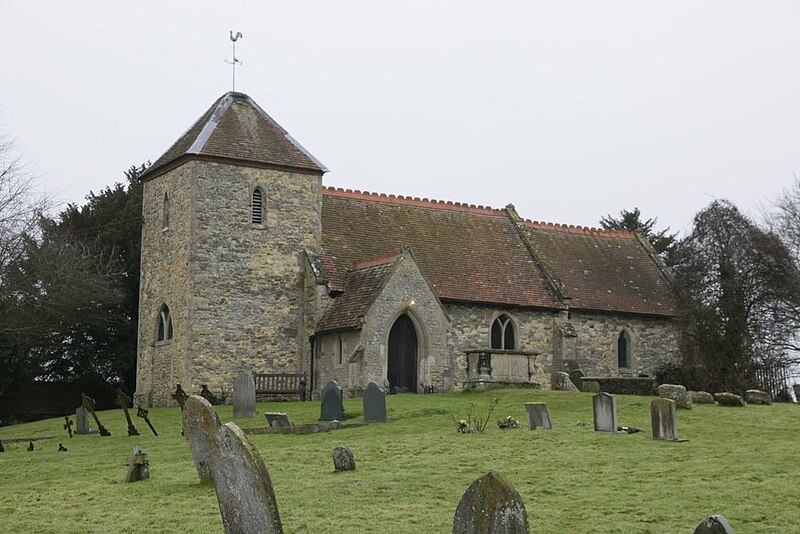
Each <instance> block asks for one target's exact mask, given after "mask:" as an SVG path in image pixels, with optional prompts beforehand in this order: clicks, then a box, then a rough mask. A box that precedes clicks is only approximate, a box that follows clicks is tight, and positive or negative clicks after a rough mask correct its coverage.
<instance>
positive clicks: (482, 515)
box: [453, 471, 530, 534]
mask: <svg viewBox="0 0 800 534" xmlns="http://www.w3.org/2000/svg"><path fill="white" fill-rule="evenodd" d="M529 532H530V528H529V527H528V513H527V512H526V511H525V504H524V503H523V502H522V497H521V496H520V494H519V492H518V491H517V490H516V488H515V487H514V486H513V485H512V484H511V482H509V480H508V479H507V478H506V477H505V475H503V473H500V472H498V471H489V472H488V473H487V474H485V475H484V476H482V477H481V478H479V479H478V480H476V481H475V482H473V483H472V484H470V486H469V488H467V491H466V492H464V496H463V497H461V502H459V503H458V508H456V515H455V517H454V518H453V534H528V533H529Z"/></svg>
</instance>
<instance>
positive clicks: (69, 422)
mask: <svg viewBox="0 0 800 534" xmlns="http://www.w3.org/2000/svg"><path fill="white" fill-rule="evenodd" d="M72 425H73V423H72V419H70V418H69V416H68V415H65V416H64V430H66V431H67V432H68V433H69V437H70V439H72Z"/></svg>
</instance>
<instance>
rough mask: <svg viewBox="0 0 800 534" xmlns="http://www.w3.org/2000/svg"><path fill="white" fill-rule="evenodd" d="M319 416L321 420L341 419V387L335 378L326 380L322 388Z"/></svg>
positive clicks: (342, 414)
mask: <svg viewBox="0 0 800 534" xmlns="http://www.w3.org/2000/svg"><path fill="white" fill-rule="evenodd" d="M321 398H322V402H321V403H320V414H319V418H320V420H322V421H342V420H343V419H344V405H343V404H342V388H340V387H339V384H337V383H336V381H335V380H331V381H330V382H328V383H327V384H326V385H325V387H324V388H323V390H322V395H321Z"/></svg>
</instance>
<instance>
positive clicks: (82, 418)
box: [75, 406, 92, 435]
mask: <svg viewBox="0 0 800 534" xmlns="http://www.w3.org/2000/svg"><path fill="white" fill-rule="evenodd" d="M75 423H76V424H75V426H76V429H75V433H76V434H81V435H83V434H91V432H92V430H91V429H90V428H89V412H87V411H86V408H84V407H83V406H79V407H77V408H75Z"/></svg>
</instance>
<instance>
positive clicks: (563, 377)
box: [550, 371, 580, 391]
mask: <svg viewBox="0 0 800 534" xmlns="http://www.w3.org/2000/svg"><path fill="white" fill-rule="evenodd" d="M550 383H551V386H550V387H551V389H553V390H555V391H580V390H579V389H578V388H577V386H576V385H575V384H574V383H573V382H572V379H571V378H570V377H569V373H565V372H563V371H558V372H555V373H553V375H552V376H551V378H550Z"/></svg>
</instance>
